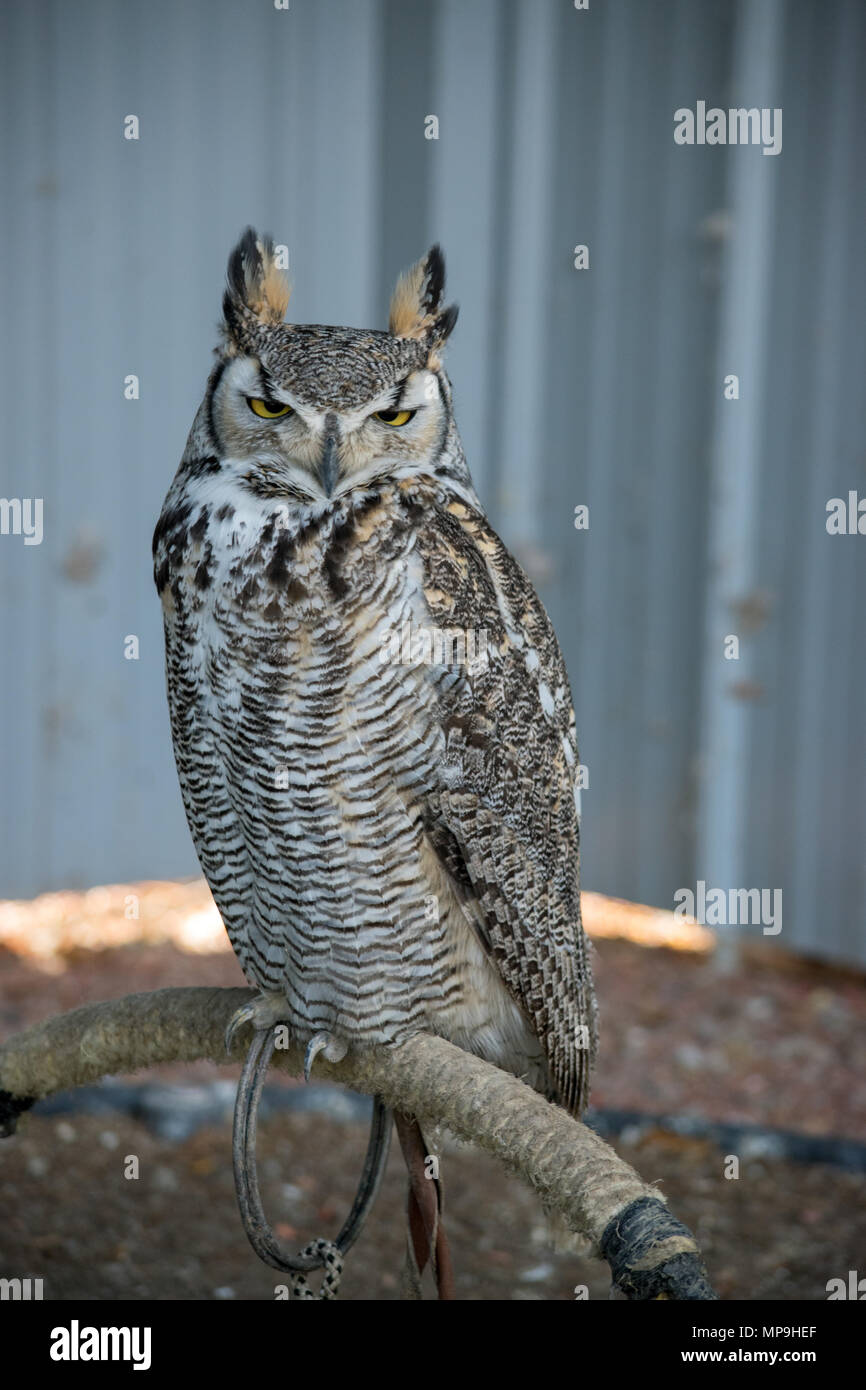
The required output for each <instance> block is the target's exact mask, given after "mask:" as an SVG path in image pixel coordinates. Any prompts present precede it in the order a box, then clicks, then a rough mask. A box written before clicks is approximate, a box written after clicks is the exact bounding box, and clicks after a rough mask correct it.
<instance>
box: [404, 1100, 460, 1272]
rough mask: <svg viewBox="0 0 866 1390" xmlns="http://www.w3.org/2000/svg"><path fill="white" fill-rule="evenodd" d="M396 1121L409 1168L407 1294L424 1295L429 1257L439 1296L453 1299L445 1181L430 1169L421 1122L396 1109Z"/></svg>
mask: <svg viewBox="0 0 866 1390" xmlns="http://www.w3.org/2000/svg"><path fill="white" fill-rule="evenodd" d="M394 1124H395V1126H396V1129H397V1136H398V1138H399V1140H400V1147H401V1149H402V1150H403V1157H404V1159H405V1160H406V1167H407V1169H408V1170H409V1200H408V1225H409V1229H408V1233H407V1242H406V1271H405V1290H404V1293H405V1296H406V1297H407V1298H410V1299H419V1298H421V1275H422V1274H423V1273H424V1269H425V1267H426V1264H427V1261H428V1260H429V1261H430V1267H431V1269H432V1271H433V1277H434V1278H435V1280H436V1288H437V1290H438V1292H439V1297H440V1299H454V1298H456V1296H457V1295H456V1294H455V1292H454V1271H453V1269H452V1267H451V1251H450V1250H449V1248H448V1237H447V1236H446V1234H445V1227H444V1226H443V1224H442V1200H443V1191H442V1182H441V1180H440V1178H439V1176H438V1173H436V1174H431V1173H430V1172H428V1169H427V1144H426V1141H425V1139H424V1135H423V1134H422V1132H421V1126H420V1125H419V1124H418V1121H417V1120H415V1119H412V1118H410V1117H409V1116H408V1115H403V1114H401V1113H400V1111H399V1110H395V1111H394Z"/></svg>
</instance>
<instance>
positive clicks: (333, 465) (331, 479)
mask: <svg viewBox="0 0 866 1390" xmlns="http://www.w3.org/2000/svg"><path fill="white" fill-rule="evenodd" d="M339 473H340V454H339V449H338V444H337V422H336V421H335V420H334V421H331V420H328V421H326V422H325V438H324V446H323V448H322V457H321V460H320V463H319V478H320V479H321V482H322V487H323V488H324V489H325V492H326V493H327V495H328V497H331V496H333V492H334V488H335V487H336V485H337V478H338V476H339Z"/></svg>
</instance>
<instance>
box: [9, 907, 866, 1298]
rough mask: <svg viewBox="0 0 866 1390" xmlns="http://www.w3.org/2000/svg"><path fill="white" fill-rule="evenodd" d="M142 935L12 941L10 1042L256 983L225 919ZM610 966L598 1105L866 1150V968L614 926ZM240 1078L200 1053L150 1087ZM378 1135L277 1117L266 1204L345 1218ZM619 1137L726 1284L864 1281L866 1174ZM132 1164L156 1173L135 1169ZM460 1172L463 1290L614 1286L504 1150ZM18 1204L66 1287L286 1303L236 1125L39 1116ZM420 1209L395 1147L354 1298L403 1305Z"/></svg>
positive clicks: (449, 1172) (465, 1294) (18, 1148)
mask: <svg viewBox="0 0 866 1390" xmlns="http://www.w3.org/2000/svg"><path fill="white" fill-rule="evenodd" d="M185 891H186V890H185ZM143 935H144V936H145V937H146V938H147V933H146V932H145V933H143ZM7 939H8V938H7ZM124 939H125V940H126V942H127V944H118V945H117V946H114V947H112V948H109V949H98V948H97V946H95V945H93V944H90V945H88V946H86V947H85V946H83V945H81V943H80V938H79V939H78V940H77V941H76V940H72V941H66V942H65V943H64V945H63V949H62V950H58V949H55V948H54V947H52V949H50V950H44V951H43V950H38V951H37V950H34V951H30V952H27V951H22V950H21V949H20V942H13V946H14V948H15V949H8V948H7V949H5V950H4V949H2V948H0V1032H2V1034H3V1035H7V1034H8V1033H11V1032H15V1031H17V1030H18V1029H20V1028H22V1027H25V1026H26V1025H27V1024H28V1023H31V1022H35V1021H37V1020H38V1019H41V1018H44V1017H47V1016H48V1015H50V1014H52V1013H55V1012H58V1011H60V1010H63V1009H69V1008H73V1007H75V1006H76V1005H78V1004H81V1003H84V1002H88V1001H91V1000H95V999H100V998H109V997H112V996H115V995H120V994H123V993H126V992H129V991H130V990H145V989H153V988H158V987H161V986H164V985H184V984H202V985H232V984H240V983H242V982H243V981H242V977H241V975H240V970H239V968H238V966H237V964H236V962H235V960H234V957H233V956H232V955H231V954H230V953H229V952H226V951H225V950H222V949H203V948H206V947H207V946H208V944H209V939H208V938H207V933H204V934H203V935H202V937H201V939H200V940H199V941H198V943H197V945H196V946H195V947H194V948H191V947H190V944H189V941H187V942H186V943H185V945H184V946H183V948H181V946H179V945H178V944H177V943H176V942H175V941H172V940H165V939H158V938H157V939H155V940H154V939H145V940H144V941H141V940H139V941H135V940H134V939H133V940H129V938H128V936H127V937H126V938H124ZM55 946H56V943H55ZM595 964H596V979H597V986H598V993H599V998H600V1004H601V1010H602V1052H601V1058H600V1063H599V1068H598V1073H597V1078H596V1084H595V1088H594V1093H593V1103H594V1105H595V1106H596V1107H602V1108H603V1107H615V1108H618V1109H629V1110H637V1111H640V1112H643V1113H649V1114H659V1113H667V1114H681V1115H682V1114H686V1115H689V1116H692V1117H696V1118H697V1117H701V1116H703V1117H706V1118H707V1119H711V1120H727V1121H736V1122H745V1123H751V1124H758V1125H770V1126H778V1127H781V1128H784V1129H790V1130H797V1131H799V1132H801V1133H806V1134H812V1135H838V1136H847V1137H849V1138H852V1139H859V1140H861V1141H863V1140H866V1028H864V1022H866V988H864V982H863V980H862V978H860V977H858V976H856V975H854V974H852V973H846V972H843V971H836V970H831V969H828V968H826V967H821V966H815V965H810V964H802V963H800V964H798V963H795V962H792V961H790V960H786V959H785V958H784V957H778V956H776V957H765V956H763V955H761V954H759V953H758V952H757V951H751V952H749V953H748V954H746V955H745V956H744V957H743V958H742V959H741V961H740V962H739V964H738V965H737V966H736V968H735V969H734V970H732V971H731V970H729V971H727V972H725V973H723V972H721V971H720V970H719V968H718V967H717V965H716V963H715V962H714V960H713V957H712V956H711V955H709V954H707V953H705V952H699V951H681V950H680V951H677V950H671V949H662V948H656V949H648V948H647V947H645V946H640V945H636V944H633V943H632V942H629V941H624V940H616V939H603V940H598V941H597V943H596V952H595ZM235 1075H236V1069H235V1070H234V1071H233V1070H232V1069H228V1068H222V1067H217V1066H215V1065H213V1064H211V1063H205V1062H201V1063H196V1064H194V1065H193V1066H172V1067H163V1068H160V1069H158V1070H155V1071H153V1072H150V1073H148V1075H147V1079H148V1080H156V1079H158V1078H159V1079H163V1080H166V1081H171V1082H184V1083H186V1084H189V1083H191V1082H208V1083H210V1082H212V1081H214V1080H216V1079H218V1078H224V1079H231V1078H233V1077H234V1076H235ZM137 1079H143V1078H137ZM286 1084H288V1085H291V1084H292V1083H291V1082H287V1083H286ZM365 1142H366V1139H365V1132H364V1129H363V1127H361V1126H359V1125H357V1124H355V1123H344V1122H337V1121H334V1120H333V1119H330V1118H327V1117H326V1116H323V1115H315V1114H305V1113H293V1114H283V1113H281V1114H277V1115H274V1116H272V1117H270V1118H269V1119H268V1120H267V1122H266V1123H263V1125H262V1129H261V1133H260V1154H261V1166H262V1177H263V1192H264V1197H265V1203H266V1210H267V1211H268V1213H269V1215H270V1216H271V1219H272V1220H273V1221H274V1223H275V1224H278V1230H279V1233H280V1234H281V1236H282V1237H283V1238H284V1239H285V1240H286V1241H287V1242H289V1243H296V1244H297V1246H298V1247H299V1248H300V1246H301V1245H303V1244H304V1243H305V1242H306V1241H307V1240H308V1239H309V1238H310V1237H311V1236H314V1235H319V1234H332V1233H334V1232H335V1230H336V1228H337V1225H338V1224H339V1222H340V1221H341V1220H342V1217H343V1215H344V1213H345V1211H346V1210H347V1208H348V1204H349V1202H350V1201H351V1198H352V1195H353V1192H354V1187H355V1182H356V1179H357V1175H358V1171H359V1166H360V1161H361V1157H362V1154H363V1151H364V1146H365ZM615 1147H616V1148H617V1150H618V1151H619V1152H620V1153H621V1154H622V1156H623V1157H624V1158H625V1159H626V1160H627V1161H628V1162H630V1163H631V1164H633V1165H634V1166H635V1167H636V1168H637V1169H638V1171H639V1172H640V1173H641V1174H642V1176H643V1177H644V1178H645V1179H646V1180H647V1181H649V1182H654V1183H658V1185H659V1187H660V1190H661V1191H662V1192H663V1193H664V1194H665V1195H666V1196H667V1198H668V1200H669V1201H670V1203H671V1206H672V1208H673V1210H674V1211H675V1212H676V1214H677V1215H678V1216H679V1217H680V1218H681V1219H682V1220H683V1221H685V1222H686V1224H687V1225H689V1226H690V1227H691V1228H692V1229H693V1230H694V1231H695V1234H696V1235H697V1237H698V1239H699V1241H700V1242H701V1245H702V1248H703V1250H704V1254H705V1257H706V1260H707V1264H708V1266H709V1269H710V1273H711V1277H712V1279H713V1281H714V1283H715V1285H716V1288H717V1289H718V1292H719V1293H720V1294H721V1296H722V1297H723V1298H728V1299H747V1300H753V1299H758V1300H760V1299H823V1298H825V1297H826V1283H827V1281H828V1280H829V1279H831V1278H835V1277H839V1276H842V1277H845V1276H847V1272H848V1271H849V1270H852V1269H859V1271H860V1273H861V1275H862V1273H863V1272H864V1266H866V1201H864V1198H866V1175H864V1174H862V1173H859V1174H858V1173H848V1172H844V1171H840V1170H839V1169H836V1168H831V1167H829V1166H822V1165H818V1164H797V1163H792V1162H788V1161H782V1160H773V1161H770V1160H757V1159H751V1160H750V1159H747V1158H746V1157H745V1156H744V1155H743V1154H741V1155H740V1158H741V1162H740V1174H739V1177H738V1178H737V1179H735V1180H730V1179H728V1178H726V1177H725V1167H726V1163H725V1154H724V1153H723V1152H722V1150H721V1149H720V1148H719V1147H717V1145H716V1144H715V1143H713V1142H711V1141H710V1140H708V1139H703V1138H700V1137H698V1138H695V1137H686V1136H683V1135H678V1134H675V1133H671V1132H667V1131H665V1130H663V1129H660V1128H651V1129H650V1130H649V1131H648V1132H645V1133H643V1134H642V1135H641V1136H640V1137H639V1138H638V1137H637V1136H636V1135H635V1134H632V1135H630V1134H629V1132H628V1131H626V1133H625V1134H624V1135H623V1136H622V1137H621V1139H620V1140H619V1141H617V1143H616V1145H615ZM130 1155H135V1156H136V1157H137V1158H138V1160H139V1177H138V1178H137V1179H128V1178H127V1177H125V1176H124V1167H125V1160H126V1159H127V1157H128V1156H130ZM443 1176H444V1178H445V1182H446V1211H447V1224H448V1230H449V1235H450V1239H451V1243H452V1249H453V1253H454V1259H455V1266H456V1271H457V1281H458V1292H459V1296H460V1297H462V1298H470V1299H551V1298H553V1299H563V1298H571V1297H573V1296H574V1294H573V1291H574V1288H575V1286H576V1285H579V1284H585V1285H587V1286H588V1289H589V1293H590V1296H591V1297H593V1298H606V1297H609V1295H610V1281H609V1278H608V1277H607V1267H606V1266H605V1265H604V1264H602V1263H599V1262H598V1261H593V1260H589V1259H586V1258H583V1257H581V1256H579V1255H575V1254H572V1253H558V1254H557V1253H553V1252H552V1250H551V1248H550V1244H549V1241H548V1237H547V1231H546V1226H545V1222H544V1220H543V1217H542V1214H541V1211H540V1208H539V1205H538V1202H537V1200H536V1199H535V1197H534V1196H533V1195H532V1194H531V1193H530V1192H529V1191H527V1190H526V1189H524V1187H523V1186H522V1185H521V1184H520V1183H519V1182H517V1181H516V1180H514V1179H511V1178H509V1177H508V1176H507V1175H506V1174H505V1173H503V1172H502V1171H501V1170H500V1169H499V1167H498V1165H496V1164H495V1163H494V1162H493V1161H492V1160H490V1159H488V1158H487V1157H486V1156H485V1155H483V1154H479V1153H476V1152H474V1151H473V1150H470V1149H467V1148H465V1147H457V1146H451V1147H446V1149H445V1156H444V1160H443ZM0 1203H2V1210H3V1220H2V1222H0V1277H3V1276H5V1277H12V1276H15V1275H20V1276H22V1277H23V1276H26V1275H28V1274H29V1275H30V1276H32V1277H42V1278H43V1279H44V1280H45V1296H46V1298H57V1299H63V1298H77V1297H83V1298H90V1299H118V1298H129V1299H190V1298H194V1299H212V1298H226V1299H229V1298H238V1299H261V1298H272V1297H273V1293H274V1276H273V1275H272V1273H271V1271H269V1270H267V1269H265V1268H264V1267H263V1266H261V1265H260V1264H259V1262H258V1261H257V1260H256V1258H255V1256H254V1255H253V1254H252V1252H251V1250H250V1249H249V1247H248V1246H247V1244H246V1238H245V1236H244V1234H243V1232H242V1229H241V1227H240V1223H239V1219H238V1216H237V1211H236V1207H235V1201H234V1192H233V1186H232V1177H231V1158H230V1123H229V1120H228V1118H226V1120H225V1122H224V1123H223V1124H221V1125H218V1126H212V1127H209V1128H205V1129H201V1130H200V1131H198V1132H197V1133H196V1134H194V1135H192V1136H190V1137H188V1138H186V1139H185V1140H183V1141H182V1142H179V1143H178V1142H172V1141H170V1140H168V1139H166V1138H163V1137H160V1136H158V1135H156V1134H154V1133H152V1132H151V1131H150V1130H148V1129H147V1128H145V1127H144V1126H143V1125H142V1124H141V1123H140V1122H138V1121H137V1120H134V1119H131V1118H130V1117H128V1116H126V1115H122V1114H118V1115H110V1116H103V1117H94V1116H91V1115H73V1116H69V1117H57V1116H51V1117H42V1116H38V1115H33V1116H29V1117H28V1118H27V1119H26V1121H25V1122H24V1123H23V1124H22V1125H21V1128H20V1132H19V1134H18V1136H16V1137H15V1138H13V1139H11V1140H7V1141H3V1142H2V1143H0ZM403 1206H404V1182H403V1178H402V1174H401V1162H400V1158H399V1153H398V1152H397V1146H396V1145H395V1150H394V1152H393V1153H392V1157H391V1163H390V1167H389V1172H388V1175H387V1179H386V1182H385V1184H384V1185H383V1188H382V1192H381V1194H380V1197H379V1200H378V1204H377V1207H376V1209H375V1211H374V1213H373V1215H372V1217H371V1218H370V1221H369V1224H368V1226H367V1229H366V1231H365V1232H364V1234H363V1236H362V1237H361V1240H360V1241H359V1243H358V1245H357V1246H356V1247H355V1249H354V1251H353V1252H352V1254H351V1256H350V1258H349V1261H348V1263H347V1268H346V1272H345V1275H344V1279H343V1288H342V1292H341V1296H342V1297H344V1298H349V1299H370V1298H373V1299H391V1298H398V1297H399V1294H400V1269H401V1263H402V1252H403V1247H404V1226H403Z"/></svg>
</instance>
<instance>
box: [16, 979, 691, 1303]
mask: <svg viewBox="0 0 866 1390" xmlns="http://www.w3.org/2000/svg"><path fill="white" fill-rule="evenodd" d="M253 997H255V996H254V992H253V991H251V990H246V989H161V990H156V991H154V992H153V993H149V994H130V995H127V996H126V997H125V998H123V999H115V1000H109V1001H107V1002H106V1003H101V1004H91V1005H87V1006H85V1007H84V1008H80V1009H74V1010H73V1011H72V1012H71V1013H66V1014H60V1015H59V1016H57V1017H56V1018H52V1019H49V1020H48V1021H47V1022H45V1023H40V1024H36V1025H35V1026H34V1027H32V1028H29V1029H27V1030H26V1031H25V1032H23V1033H20V1034H18V1035H17V1036H16V1037H13V1038H10V1039H9V1041H8V1042H7V1043H6V1044H5V1045H4V1046H3V1048H2V1049H0V1132H4V1126H5V1132H6V1133H11V1132H12V1130H14V1126H15V1119H16V1117H17V1115H18V1114H20V1113H21V1111H22V1110H24V1109H26V1108H27V1106H28V1105H29V1104H32V1103H33V1100H35V1099H38V1098H41V1097H42V1096H47V1095H51V1094H52V1093H53V1092H55V1091H59V1090H66V1089H69V1088H71V1087H74V1086H81V1085H84V1084H85V1083H88V1082H93V1081H97V1080H99V1078H101V1077H103V1076H106V1075H111V1074H114V1073H120V1072H131V1071H137V1070H139V1069H140V1068H142V1067H151V1066H155V1065H156V1064H157V1063H160V1062H176V1061H183V1062H192V1061H195V1060H197V1059H198V1058H200V1057H207V1058H210V1059H211V1060H212V1061H216V1062H225V1061H227V1060H229V1059H228V1058H227V1057H226V1053H225V1048H224V1042H223V1037H224V1034H225V1029H226V1025H227V1023H228V1021H229V1019H230V1018H231V1016H232V1014H233V1013H234V1012H235V1010H236V1009H238V1008H239V1007H240V1006H241V1005H242V1004H244V1003H245V1002H247V1001H248V1000H249V999H251V998H253ZM246 1038H247V1034H246V1030H245V1029H241V1030H240V1032H239V1034H238V1037H237V1039H236V1042H235V1048H234V1052H233V1054H232V1060H236V1061H240V1060H241V1059H242V1056H243V1053H244V1051H245V1047H246ZM273 1064H274V1065H276V1066H280V1067H282V1068H283V1069H284V1070H286V1071H288V1072H290V1073H292V1074H297V1075H299V1074H300V1073H301V1072H302V1068H303V1058H302V1054H301V1050H300V1049H299V1048H295V1047H291V1048H288V1049H286V1050H283V1051H277V1052H275V1053H274V1058H273ZM316 1072H317V1073H321V1075H322V1076H323V1077H324V1078H326V1079H328V1080H332V1081H336V1082H341V1083H343V1084H344V1085H346V1086H350V1087H351V1088H352V1090H355V1091H363V1092H366V1093H368V1094H370V1095H380V1096H382V1098H383V1099H384V1101H385V1102H386V1104H388V1105H390V1106H392V1107H394V1108H395V1109H398V1110H401V1111H404V1112H407V1113H409V1114H414V1115H417V1116H418V1117H419V1118H420V1119H421V1121H422V1123H424V1122H425V1121H426V1122H427V1123H428V1124H430V1123H433V1124H437V1123H439V1124H443V1125H445V1126H446V1127H447V1128H448V1129H450V1130H451V1131H452V1133H454V1134H455V1135H457V1136H458V1137H459V1138H461V1139H464V1140H467V1141H469V1142H470V1143H473V1144H476V1145H477V1146H478V1147H480V1148H482V1149H486V1150H487V1152H488V1153H491V1154H494V1155H495V1156H496V1157H497V1158H499V1159H500V1160H501V1161H502V1162H503V1163H504V1164H505V1165H506V1166H507V1168H508V1169H509V1170H510V1171H511V1172H513V1173H515V1174H516V1175H517V1176H519V1177H520V1178H522V1179H523V1180H524V1181H525V1182H527V1183H529V1184H530V1185H531V1186H532V1187H533V1188H534V1189H535V1190H536V1192H538V1194H539V1195H540V1197H541V1198H542V1200H543V1201H544V1202H545V1204H546V1205H547V1206H548V1207H550V1208H552V1209H554V1210H556V1211H558V1212H560V1213H561V1214H562V1216H563V1218H564V1220H565V1222H566V1224H567V1225H568V1227H569V1229H570V1230H572V1231H575V1232H578V1233H580V1234H581V1235H584V1236H586V1237H588V1238H589V1240H590V1241H591V1242H592V1245H593V1249H594V1251H595V1252H596V1253H597V1254H599V1255H601V1256H603V1257H604V1258H605V1259H606V1260H607V1261H608V1262H609V1264H610V1266H611V1272H612V1275H613V1279H614V1282H615V1284H616V1285H617V1286H618V1287H619V1288H621V1289H622V1290H623V1291H624V1292H625V1293H626V1295H627V1296H628V1297H629V1298H633V1299H648V1298H659V1297H662V1298H664V1297H667V1298H672V1299H711V1298H714V1297H715V1294H714V1293H713V1291H712V1289H711V1288H710V1285H709V1283H708V1282H707V1277H706V1272H705V1270H704V1267H703V1264H702V1262H701V1258H700V1252H699V1250H698V1247H697V1244H696V1242H695V1240H694V1237H693V1236H692V1235H691V1233H690V1232H689V1231H688V1230H687V1229H686V1227H685V1226H683V1225H682V1224H681V1223H680V1222H679V1221H677V1220H676V1218H675V1217H673V1216H672V1215H671V1213H670V1212H669V1210H668V1208H667V1206H666V1204H665V1202H664V1199H663V1198H662V1197H661V1196H660V1194H659V1192H658V1191H657V1189H656V1188H654V1187H650V1186H648V1185H647V1184H645V1183H644V1182H643V1181H642V1180H641V1178H640V1177H639V1176H638V1174H637V1173H636V1172H635V1171H634V1169H633V1168H630V1167H629V1165H628V1164H627V1163H624V1162H623V1161H622V1159H621V1158H619V1157H618V1156H617V1154H616V1153H614V1151H613V1149H611V1147H610V1146H609V1145H608V1144H606V1143H605V1142H604V1140H603V1139H601V1138H599V1136H598V1135H597V1134H595V1133H594V1131H593V1130H591V1129H589V1128H587V1126H586V1125H583V1124H581V1123H580V1122H579V1121H577V1120H574V1119H572V1118H571V1116H569V1115H568V1114H566V1112H565V1111H564V1110H561V1109H559V1107H558V1106H555V1105H551V1104H550V1103H549V1102H548V1101H546V1100H545V1099H544V1098H543V1097H542V1096H539V1095H538V1094H537V1093H536V1092H535V1091H533V1090H532V1089H531V1088H530V1087H528V1086H526V1085H525V1084H524V1083H523V1082H522V1081H519V1080H517V1078H516V1077H513V1076H511V1075H509V1074H508V1073H507V1072H504V1071H500V1070H499V1069H498V1068H496V1067H494V1066H491V1065H490V1064H489V1063H487V1062H484V1061H482V1060H481V1059H480V1058H479V1057H474V1056H472V1055H471V1054H470V1053H467V1052H464V1051H462V1050H461V1049H460V1048H457V1047H455V1046H453V1045H452V1044H451V1043H449V1042H446V1041H445V1040H444V1039H443V1038H437V1037H432V1036H430V1035H428V1034H419V1035H418V1036H417V1037H414V1038H412V1039H411V1040H410V1041H409V1042H407V1043H404V1044H403V1045H402V1046H401V1047H391V1048H376V1049H370V1050H365V1051H363V1052H358V1053H354V1054H353V1053H351V1052H350V1053H349V1055H348V1056H346V1057H345V1058H344V1060H343V1061H341V1062H338V1063H328V1062H326V1061H325V1060H324V1059H323V1058H320V1059H318V1060H317V1062H316Z"/></svg>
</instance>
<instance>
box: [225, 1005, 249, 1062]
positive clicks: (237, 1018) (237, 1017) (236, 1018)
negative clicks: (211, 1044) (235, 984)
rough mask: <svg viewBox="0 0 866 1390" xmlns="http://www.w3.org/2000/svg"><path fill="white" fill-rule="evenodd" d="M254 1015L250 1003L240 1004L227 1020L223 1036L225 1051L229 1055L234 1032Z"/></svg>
mask: <svg viewBox="0 0 866 1390" xmlns="http://www.w3.org/2000/svg"><path fill="white" fill-rule="evenodd" d="M254 1017H255V1008H254V1006H253V1004H252V1003H250V1004H242V1005H241V1007H240V1008H239V1009H236V1010H235V1012H234V1013H233V1014H232V1016H231V1018H230V1019H229V1021H228V1026H227V1028H226V1037H225V1042H226V1052H227V1053H228V1054H229V1056H231V1050H232V1047H233V1045H234V1040H235V1033H236V1032H237V1031H238V1029H239V1028H242V1027H243V1025H244V1024H245V1023H249V1022H250V1021H251V1020H252V1019H253V1018H254Z"/></svg>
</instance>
